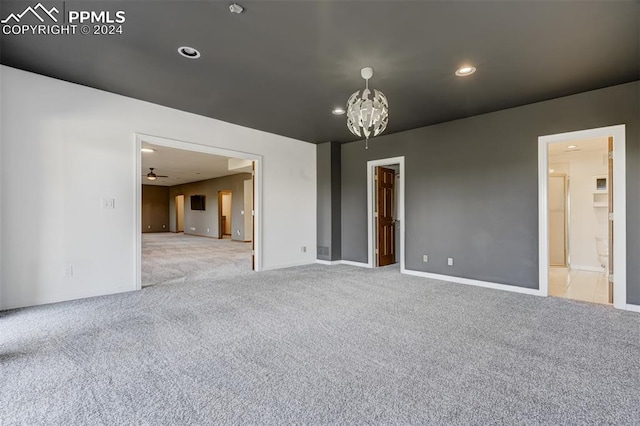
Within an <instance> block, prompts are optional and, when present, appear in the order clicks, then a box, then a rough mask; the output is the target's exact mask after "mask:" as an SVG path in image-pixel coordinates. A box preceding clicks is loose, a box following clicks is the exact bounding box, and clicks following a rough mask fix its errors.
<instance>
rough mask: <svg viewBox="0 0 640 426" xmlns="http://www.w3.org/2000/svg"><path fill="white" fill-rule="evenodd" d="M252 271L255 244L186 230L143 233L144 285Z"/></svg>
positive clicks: (236, 274)
mask: <svg viewBox="0 0 640 426" xmlns="http://www.w3.org/2000/svg"><path fill="white" fill-rule="evenodd" d="M250 272H251V243H244V242H240V241H231V240H227V239H224V240H219V239H217V238H208V237H198V236H195V235H185V234H183V233H177V234H176V233H173V232H160V233H145V234H142V286H143V287H147V286H150V285H155V284H167V283H176V282H185V281H190V280H198V279H205V278H208V279H209V278H210V279H217V278H222V277H233V276H238V275H239V274H246V273H250Z"/></svg>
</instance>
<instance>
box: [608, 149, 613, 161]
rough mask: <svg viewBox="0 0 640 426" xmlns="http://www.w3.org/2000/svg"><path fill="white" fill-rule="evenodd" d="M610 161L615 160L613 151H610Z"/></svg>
mask: <svg viewBox="0 0 640 426" xmlns="http://www.w3.org/2000/svg"><path fill="white" fill-rule="evenodd" d="M609 160H613V151H609Z"/></svg>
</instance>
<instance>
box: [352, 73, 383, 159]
mask: <svg viewBox="0 0 640 426" xmlns="http://www.w3.org/2000/svg"><path fill="white" fill-rule="evenodd" d="M360 75H361V76H362V78H364V79H365V82H366V83H365V88H364V90H358V91H357V92H354V93H353V94H352V95H351V96H350V97H349V100H348V101H347V128H349V130H350V131H351V133H353V134H354V135H356V136H360V137H362V136H364V138H365V149H369V137H373V136H378V135H379V134H380V133H382V132H384V129H386V128H387V123H389V102H388V101H387V97H386V96H385V95H384V93H382V92H381V91H379V90H375V89H373V91H371V90H370V89H369V79H370V78H371V77H373V68H371V67H366V68H362V69H361V70H360Z"/></svg>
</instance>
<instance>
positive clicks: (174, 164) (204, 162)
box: [140, 142, 246, 186]
mask: <svg viewBox="0 0 640 426" xmlns="http://www.w3.org/2000/svg"><path fill="white" fill-rule="evenodd" d="M142 148H150V149H153V152H144V151H143V152H141V153H140V154H141V156H142V168H141V175H142V184H143V185H158V186H174V185H180V184H184V183H190V182H197V181H201V180H207V179H213V178H217V177H222V176H229V175H235V174H239V173H245V172H246V170H245V169H235V170H229V159H230V158H231V157H223V156H220V155H211V154H204V153H201V152H193V151H185V150H181V149H175V148H168V147H164V146H158V145H152V144H149V143H145V142H143V143H142ZM150 167H153V168H154V170H153V171H154V173H155V174H156V175H158V176H168V177H166V178H162V177H158V178H157V179H156V180H154V181H150V180H148V179H147V178H146V175H147V173H149V168H150Z"/></svg>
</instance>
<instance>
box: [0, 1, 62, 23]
mask: <svg viewBox="0 0 640 426" xmlns="http://www.w3.org/2000/svg"><path fill="white" fill-rule="evenodd" d="M38 12H40V13H38ZM28 13H31V14H32V15H33V16H35V17H36V18H37V19H38V20H39V21H40V22H44V18H43V16H48V17H49V18H50V19H51V20H53V22H58V18H56V17H55V16H54V13H56V14H57V13H60V11H59V10H58V9H57V8H55V7H52V8H51V9H47V8H46V7H44V6H43V5H42V3H38V4H36V5H35V6H34V7H31V6H29V7H27V8H26V9H25V10H24V11H23V12H22V13H18V14H16V13H11V14H9V16H7V17H6V18H5V19H3V20H1V21H0V23H2V24H8V23H9V22H10V21H11V20H13V21H14V23H16V24H17V23H19V22H20V20H21V19H22V18H23V17H24V16H25V15H27V14H28Z"/></svg>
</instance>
